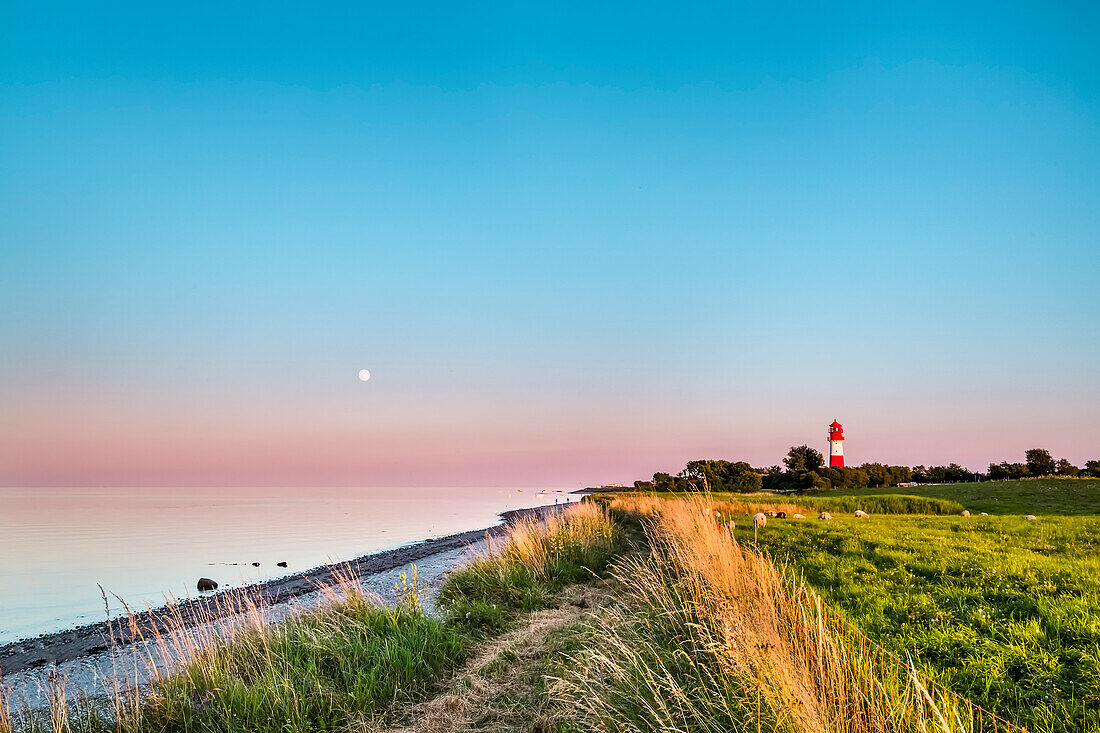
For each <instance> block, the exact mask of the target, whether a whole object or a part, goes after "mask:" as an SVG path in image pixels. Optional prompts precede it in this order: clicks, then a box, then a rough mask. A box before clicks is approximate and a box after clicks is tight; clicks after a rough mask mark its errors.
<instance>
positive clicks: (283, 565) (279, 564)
mask: <svg viewBox="0 0 1100 733" xmlns="http://www.w3.org/2000/svg"><path fill="white" fill-rule="evenodd" d="M275 564H276V565H278V566H279V567H281V568H285V567H286V560H283V561H282V562H277V563H275Z"/></svg>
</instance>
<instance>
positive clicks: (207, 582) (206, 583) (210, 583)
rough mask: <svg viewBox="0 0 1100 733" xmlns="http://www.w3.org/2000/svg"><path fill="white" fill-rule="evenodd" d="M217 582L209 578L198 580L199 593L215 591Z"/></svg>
mask: <svg viewBox="0 0 1100 733" xmlns="http://www.w3.org/2000/svg"><path fill="white" fill-rule="evenodd" d="M217 589H218V582H217V581H216V580H211V579H210V578H199V591H207V590H217Z"/></svg>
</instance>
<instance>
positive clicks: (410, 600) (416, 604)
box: [394, 565, 424, 614]
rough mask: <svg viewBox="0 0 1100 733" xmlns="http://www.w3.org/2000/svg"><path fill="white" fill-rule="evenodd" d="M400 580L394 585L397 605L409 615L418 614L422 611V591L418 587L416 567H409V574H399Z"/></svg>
mask: <svg viewBox="0 0 1100 733" xmlns="http://www.w3.org/2000/svg"><path fill="white" fill-rule="evenodd" d="M400 578H401V579H400V580H399V581H398V582H397V583H394V590H396V591H397V604H398V606H400V607H401V608H404V609H405V610H407V611H408V612H409V613H414V614H419V613H423V611H424V590H423V588H422V587H421V585H420V578H419V576H418V575H417V573H416V565H410V566H409V572H407V573H401V576H400Z"/></svg>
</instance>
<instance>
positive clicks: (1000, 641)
mask: <svg viewBox="0 0 1100 733" xmlns="http://www.w3.org/2000/svg"><path fill="white" fill-rule="evenodd" d="M1096 490H1100V482H1097V481H1094V480H1070V479H1049V480H1043V479H1040V480H1025V481H1005V482H990V483H981V484H956V485H948V486H921V487H905V488H902V489H897V491H904V492H906V493H910V492H915V491H916V492H920V493H921V494H926V495H928V496H930V497H931V498H933V499H946V500H950V501H958V502H960V503H961V504H962V505H963V506H966V507H967V508H969V509H970V510H971V511H972V512H974V513H975V515H974V516H971V517H961V516H950V517H945V516H898V515H881V514H880V515H874V514H873V516H872V518H871V519H870V520H857V519H854V518H852V517H850V516H840V515H839V514H838V515H837V516H836V518H835V519H834V520H833V521H831V522H820V521H817V520H806V521H801V522H799V521H790V520H787V521H780V520H771V521H769V523H768V525H767V526H766V527H765V529H764V530H762V531H761V532H760V533H759V535H758V541H759V546H760V548H761V549H763V550H765V551H767V552H768V553H770V554H771V556H772V557H773V558H774V559H775V560H776V561H777V562H779V563H780V564H782V565H786V566H787V567H788V569H789V570H790V571H791V572H792V573H793V574H795V575H798V576H800V577H803V578H804V579H805V580H806V581H807V582H809V583H810V584H811V585H812V586H813V587H814V588H815V589H817V590H818V591H819V592H820V593H821V594H822V596H823V597H824V599H825V600H826V601H827V602H829V603H830V605H832V606H833V607H834V608H835V609H837V610H838V611H840V612H841V613H843V614H845V615H846V616H847V617H848V618H849V619H850V620H852V621H853V622H854V623H855V624H857V625H858V626H859V627H860V628H861V629H863V630H864V631H865V632H866V633H868V634H869V635H870V636H871V637H872V638H873V639H875V640H877V641H879V642H881V643H883V644H884V645H885V646H886V647H887V648H889V649H891V650H893V651H895V652H898V653H902V654H904V653H909V654H912V655H913V657H914V658H915V659H918V660H920V663H921V664H922V665H923V666H924V667H925V668H926V669H928V670H930V671H934V672H935V674H936V676H937V678H938V679H939V680H941V681H942V682H944V683H945V684H947V685H949V686H950V687H952V688H954V689H955V690H957V691H958V692H960V693H962V694H964V695H967V696H969V697H971V698H972V699H974V700H975V701H976V702H978V703H979V704H982V705H984V706H988V707H990V708H991V709H993V710H995V711H997V712H998V713H1000V714H1002V715H1004V716H1005V717H1007V718H1009V719H1010V720H1015V721H1018V722H1020V723H1022V724H1024V725H1027V726H1028V727H1029V728H1030V729H1031V730H1033V731H1066V732H1067V733H1068V731H1082V730H1090V731H1092V730H1100V516H1087V515H1088V514H1090V513H1091V511H1092V508H1093V507H1094V506H1095V505H1094V504H1093V503H1090V502H1095V501H1096V497H1095V495H1094V493H1093V492H1094V491H1096ZM873 491H874V495H881V494H882V492H883V489H875V490H873ZM838 493H840V494H842V495H845V496H848V497H850V498H856V499H860V498H865V497H868V496H869V495H871V491H870V490H865V491H862V492H860V491H851V492H838ZM832 497H833V495H832V494H830V496H829V498H832ZM792 500H793V501H797V499H792V498H790V497H784V499H783V501H792ZM979 511H987V512H989V513H990V515H991V516H988V517H982V516H978V515H977V512H979ZM1025 512H1027V513H1033V514H1036V515H1037V516H1039V520H1038V521H1026V520H1024V519H1023V518H1022V516H1021V515H1022V514H1023V513H1025ZM872 513H873V512H872ZM1006 515H1008V516H1006ZM1066 515H1070V516H1066ZM735 519H736V518H735ZM742 524H744V523H742ZM737 534H738V536H739V537H740V539H741V540H742V541H743V542H746V543H749V544H751V543H753V542H754V541H756V537H755V535H754V532H753V531H752V529H751V528H749V527H748V526H747V525H746V526H744V527H743V528H739V529H738V530H737Z"/></svg>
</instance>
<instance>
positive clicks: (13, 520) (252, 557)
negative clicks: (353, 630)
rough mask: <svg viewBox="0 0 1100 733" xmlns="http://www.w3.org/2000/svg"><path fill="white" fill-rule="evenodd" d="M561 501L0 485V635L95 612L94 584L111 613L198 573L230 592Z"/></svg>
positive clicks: (500, 494)
mask: <svg viewBox="0 0 1100 733" xmlns="http://www.w3.org/2000/svg"><path fill="white" fill-rule="evenodd" d="M565 497H566V495H565V494H564V493H555V492H547V493H542V492H540V491H539V490H536V489H524V490H522V491H517V490H515V489H500V488H495V489H470V488H461V489H443V488H400V489H348V488H338V489H336V488H324V489H300V488H277V489H256V488H248V489H225V488H218V489H210V488H203V489H177V488H172V489H165V488H158V489H140V488H116V489H104V488H94V489H91V488H88V489H71V488H66V489H12V488H0V643H3V642H6V641H13V640H15V639H20V638H24V637H30V636H35V635H37V634H41V633H44V632H48V631H57V630H59V629H64V628H69V627H72V626H79V625H82V624H86V623H89V622H92V621H97V620H99V619H102V618H104V608H103V598H102V596H101V595H100V591H99V587H98V586H97V584H101V585H102V586H103V588H104V589H106V591H107V593H108V594H109V600H110V605H111V609H112V612H118V611H119V610H120V609H121V603H120V602H119V600H118V598H121V599H122V600H123V601H125V602H126V603H127V604H128V605H129V606H130V607H131V608H136V609H144V608H145V607H146V606H158V605H161V604H163V603H164V601H165V595H166V594H169V593H171V594H174V595H176V596H177V597H180V596H184V595H186V594H188V593H189V594H191V595H195V583H196V581H197V580H198V579H199V577H201V576H206V577H209V578H212V579H214V580H216V581H218V583H219V584H221V585H222V586H223V587H225V586H240V585H244V584H247V583H252V582H255V581H258V580H265V579H268V578H274V577H278V576H281V575H287V574H292V573H295V572H300V571H302V570H306V569H308V568H312V567H316V566H318V565H322V564H324V563H327V562H331V561H339V560H347V559H350V558H353V557H356V556H358V555H362V554H364V553H368V552H375V551H378V550H384V549H389V548H393V547H398V546H400V545H404V544H408V543H410V542H415V541H418V540H423V539H426V538H429V537H438V536H442V535H447V534H452V533H455V532H460V531H463V530H469V529H479V528H481V527H488V526H491V525H493V524H495V523H497V521H498V514H499V513H500V512H502V511H505V510H508V509H518V508H523V507H531V506H539V505H542V504H553V503H554V500H555V499H559V500H561V501H564V500H565ZM574 498H575V497H574ZM254 562H258V563H260V566H259V567H254V566H253V565H252V563H254ZM279 562H286V563H287V567H286V568H281V567H278V566H277V563H279ZM116 596H117V597H118V598H116Z"/></svg>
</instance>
